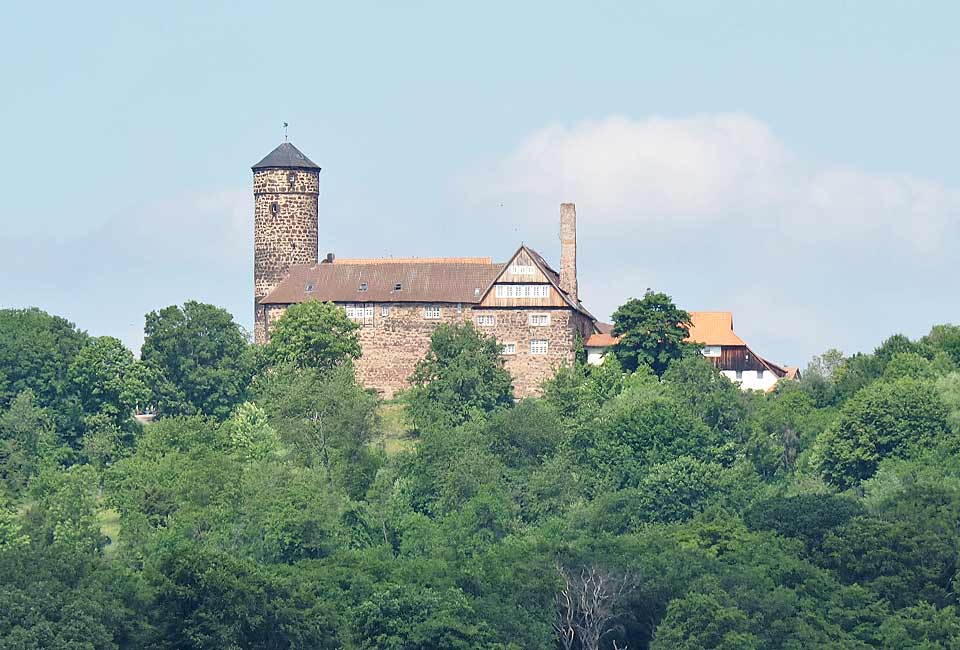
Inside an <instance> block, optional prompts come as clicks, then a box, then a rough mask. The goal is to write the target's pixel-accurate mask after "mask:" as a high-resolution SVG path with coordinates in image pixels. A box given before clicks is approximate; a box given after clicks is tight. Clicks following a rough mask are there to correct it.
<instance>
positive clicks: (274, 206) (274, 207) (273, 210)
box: [270, 201, 280, 216]
mask: <svg viewBox="0 0 960 650" xmlns="http://www.w3.org/2000/svg"><path fill="white" fill-rule="evenodd" d="M279 213H280V204H279V203H277V202H276V201H274V202H273V203H271V204H270V214H272V215H273V216H277V215H278V214H279Z"/></svg>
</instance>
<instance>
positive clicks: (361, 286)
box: [357, 282, 367, 291]
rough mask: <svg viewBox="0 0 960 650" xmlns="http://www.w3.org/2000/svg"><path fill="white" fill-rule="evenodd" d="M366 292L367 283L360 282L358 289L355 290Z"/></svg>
mask: <svg viewBox="0 0 960 650" xmlns="http://www.w3.org/2000/svg"><path fill="white" fill-rule="evenodd" d="M366 290H367V283H366V282H361V283H360V288H359V289H357V291H366Z"/></svg>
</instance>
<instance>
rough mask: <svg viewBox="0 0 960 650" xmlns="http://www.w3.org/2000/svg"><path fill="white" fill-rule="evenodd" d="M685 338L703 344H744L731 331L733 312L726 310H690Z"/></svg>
mask: <svg viewBox="0 0 960 650" xmlns="http://www.w3.org/2000/svg"><path fill="white" fill-rule="evenodd" d="M689 313H690V322H691V323H692V325H691V327H690V334H689V336H687V340H688V341H690V342H692V343H701V344H703V345H746V343H744V342H743V339H741V338H740V337H739V336H737V335H736V334H735V333H734V331H733V314H732V313H731V312H728V311H691V312H689Z"/></svg>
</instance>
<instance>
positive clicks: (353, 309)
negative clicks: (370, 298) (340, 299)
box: [343, 303, 373, 322]
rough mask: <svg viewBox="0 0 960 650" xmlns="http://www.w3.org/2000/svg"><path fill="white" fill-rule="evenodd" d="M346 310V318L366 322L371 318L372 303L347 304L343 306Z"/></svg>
mask: <svg viewBox="0 0 960 650" xmlns="http://www.w3.org/2000/svg"><path fill="white" fill-rule="evenodd" d="M343 309H344V311H346V312H347V318H349V319H351V320H355V321H361V322H367V321H372V320H373V305H365V304H363V303H358V304H355V305H354V304H348V305H344V306H343Z"/></svg>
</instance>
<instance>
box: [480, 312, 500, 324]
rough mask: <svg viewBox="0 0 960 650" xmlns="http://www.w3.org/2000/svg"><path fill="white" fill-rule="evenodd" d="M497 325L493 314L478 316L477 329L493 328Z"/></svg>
mask: <svg viewBox="0 0 960 650" xmlns="http://www.w3.org/2000/svg"><path fill="white" fill-rule="evenodd" d="M496 324H497V317H496V316H495V315H494V314H478V315H477V327H493V326H494V325H496Z"/></svg>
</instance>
